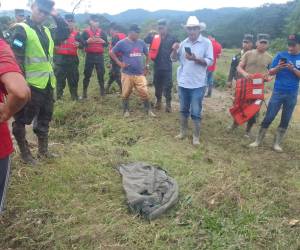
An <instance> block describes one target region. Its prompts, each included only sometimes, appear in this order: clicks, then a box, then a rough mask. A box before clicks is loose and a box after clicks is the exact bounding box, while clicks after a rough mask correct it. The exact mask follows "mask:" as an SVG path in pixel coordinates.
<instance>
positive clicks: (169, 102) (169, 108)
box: [166, 100, 172, 113]
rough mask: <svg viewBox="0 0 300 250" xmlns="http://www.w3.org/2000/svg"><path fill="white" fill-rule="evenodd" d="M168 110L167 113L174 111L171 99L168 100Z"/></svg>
mask: <svg viewBox="0 0 300 250" xmlns="http://www.w3.org/2000/svg"><path fill="white" fill-rule="evenodd" d="M166 112H167V113H172V106H171V101H170V100H167V101H166Z"/></svg>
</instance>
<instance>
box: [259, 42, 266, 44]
mask: <svg viewBox="0 0 300 250" xmlns="http://www.w3.org/2000/svg"><path fill="white" fill-rule="evenodd" d="M259 43H260V44H268V42H266V41H260V42H259Z"/></svg>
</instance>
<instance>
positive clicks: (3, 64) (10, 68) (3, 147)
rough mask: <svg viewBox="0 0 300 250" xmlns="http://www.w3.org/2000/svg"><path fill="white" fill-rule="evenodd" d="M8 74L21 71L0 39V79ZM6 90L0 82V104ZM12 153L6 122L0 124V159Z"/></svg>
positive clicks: (11, 53)
mask: <svg viewBox="0 0 300 250" xmlns="http://www.w3.org/2000/svg"><path fill="white" fill-rule="evenodd" d="M8 72H18V73H21V70H20V68H19V66H18V64H17V62H16V59H15V57H14V54H13V52H12V50H11V49H10V47H9V46H8V44H7V43H6V42H5V41H4V40H2V39H0V77H1V76H2V75H4V74H5V73H8ZM5 94H6V90H5V88H4V85H3V84H2V82H1V81H0V102H2V103H3V102H4V95H5ZM12 152H13V144H12V140H11V136H10V132H9V129H8V125H7V122H2V123H0V159H3V158H6V157H7V156H9V155H10V154H11V153H12Z"/></svg>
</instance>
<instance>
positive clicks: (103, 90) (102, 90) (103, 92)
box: [99, 82, 105, 96]
mask: <svg viewBox="0 0 300 250" xmlns="http://www.w3.org/2000/svg"><path fill="white" fill-rule="evenodd" d="M99 86H100V96H105V88H104V82H101V83H100V82H99Z"/></svg>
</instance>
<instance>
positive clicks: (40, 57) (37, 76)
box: [17, 23, 56, 89]
mask: <svg viewBox="0 0 300 250" xmlns="http://www.w3.org/2000/svg"><path fill="white" fill-rule="evenodd" d="M17 25H20V26H21V27H23V28H24V30H25V33H26V36H27V41H26V48H25V61H24V70H25V78H26V81H27V82H28V84H29V85H31V86H33V87H35V88H38V89H45V88H46V87H47V84H48V82H49V79H50V81H51V86H52V88H55V85H56V78H55V76H54V72H53V67H52V61H53V51H54V42H53V39H52V37H51V33H50V30H49V29H48V28H47V27H43V28H44V30H45V33H46V35H47V37H48V40H49V49H48V53H47V55H46V54H45V51H44V49H43V47H42V44H41V42H40V39H39V37H38V35H37V33H36V32H35V30H34V29H32V28H31V27H30V26H29V25H28V24H26V23H19V24H17Z"/></svg>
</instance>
